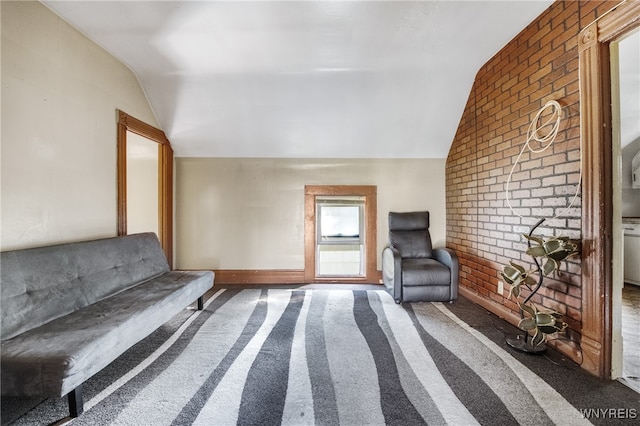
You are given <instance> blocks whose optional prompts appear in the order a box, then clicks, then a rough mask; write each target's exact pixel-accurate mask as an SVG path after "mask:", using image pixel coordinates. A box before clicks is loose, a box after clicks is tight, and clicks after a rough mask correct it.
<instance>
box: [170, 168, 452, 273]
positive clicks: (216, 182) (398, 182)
mask: <svg viewBox="0 0 640 426" xmlns="http://www.w3.org/2000/svg"><path fill="white" fill-rule="evenodd" d="M444 171H445V160H444V159H432V160H400V159H398V160H348V159H347V160H314V159H304V160H296V159H225V158H177V159H176V203H175V204H176V235H175V238H176V267H177V268H202V269H296V270H302V269H304V186H305V185H376V186H377V187H378V235H377V239H378V250H377V251H378V269H380V253H381V251H382V248H383V247H384V246H385V245H386V242H387V234H388V226H387V213H388V212H389V211H392V210H395V211H412V210H422V209H427V210H429V211H431V234H432V238H433V243H434V245H435V246H443V245H444V241H445V220H446V219H445V185H444V179H445V174H444Z"/></svg>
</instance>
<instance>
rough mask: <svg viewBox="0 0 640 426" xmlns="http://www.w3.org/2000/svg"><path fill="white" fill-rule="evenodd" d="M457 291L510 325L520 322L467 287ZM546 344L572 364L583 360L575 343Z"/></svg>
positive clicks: (500, 306) (558, 341) (507, 311)
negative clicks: (568, 359)
mask: <svg viewBox="0 0 640 426" xmlns="http://www.w3.org/2000/svg"><path fill="white" fill-rule="evenodd" d="M458 291H459V292H460V294H461V295H462V296H464V297H465V298H467V299H469V300H470V301H472V302H473V303H475V304H476V305H480V306H482V307H483V308H484V309H486V310H487V311H489V312H491V313H492V314H495V315H497V316H498V317H500V318H502V319H504V320H505V321H507V322H509V323H510V324H512V325H514V326H516V325H517V324H518V323H519V322H520V316H519V315H518V314H516V313H515V312H513V311H511V310H510V309H507V308H506V307H504V306H503V305H500V304H498V303H495V302H493V301H491V300H489V299H486V298H484V297H482V296H480V295H478V294H477V293H476V292H474V291H472V290H469V289H468V288H467V287H464V286H459V287H458ZM546 344H547V346H550V347H553V348H555V349H556V350H557V351H558V352H561V353H563V354H564V355H566V356H567V357H568V358H570V359H571V360H572V361H573V362H575V363H577V364H581V363H582V358H583V356H582V351H581V349H580V346H578V345H577V343H576V342H566V341H562V340H559V339H551V340H547V342H546Z"/></svg>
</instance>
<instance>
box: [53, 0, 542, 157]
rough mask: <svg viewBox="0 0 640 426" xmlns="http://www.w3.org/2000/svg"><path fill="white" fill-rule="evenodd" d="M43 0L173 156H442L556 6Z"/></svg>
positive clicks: (520, 3) (536, 3) (530, 3)
mask: <svg viewBox="0 0 640 426" xmlns="http://www.w3.org/2000/svg"><path fill="white" fill-rule="evenodd" d="M44 3H45V4H46V5H47V6H48V7H49V8H51V9H52V10H53V11H55V12H56V13H58V14H59V15H60V16H62V17H63V18H64V19H65V20H66V21H68V22H69V23H70V24H71V25H73V26H75V27H76V28H77V29H79V30H80V31H81V32H82V33H83V34H85V35H86V36H87V37H88V38H90V39H92V40H94V41H95V42H96V43H97V44H99V45H100V46H102V47H104V48H105V49H106V50H107V51H109V52H110V53H111V54H113V55H114V56H115V57H116V58H118V59H119V60H121V61H122V62H123V63H125V64H126V65H127V66H128V67H129V68H131V70H133V72H134V73H135V74H136V75H137V77H138V79H139V80H140V84H141V85H142V87H143V89H144V91H145V93H146V94H147V97H148V99H149V102H150V104H151V107H152V108H153V110H154V112H155V114H156V117H157V120H158V122H159V124H160V126H161V127H162V129H163V130H164V131H165V133H166V134H167V136H168V137H169V139H170V140H171V143H172V145H173V147H174V150H175V153H176V155H177V156H212V157H285V158H287V157H288V158H445V157H446V156H447V154H448V151H449V148H450V146H451V142H452V140H453V137H454V136H455V132H456V129H457V126H458V123H459V120H460V117H461V115H462V111H463V109H464V105H465V103H466V101H467V97H468V96H469V92H470V90H471V86H472V83H473V80H474V77H475V74H476V73H477V71H478V70H479V68H480V67H481V66H482V65H483V64H484V63H485V62H486V61H487V60H489V59H490V58H491V57H492V56H493V55H494V54H495V53H497V52H498V51H499V50H500V49H501V48H502V47H503V46H504V45H505V44H507V43H508V42H509V41H510V40H511V39H512V38H513V37H514V36H515V35H517V34H518V33H519V32H520V31H521V30H522V29H523V28H524V27H526V26H527V25H528V24H529V23H530V22H531V21H533V20H534V19H535V18H536V17H537V16H538V15H539V14H540V13H541V12H542V11H544V10H545V9H546V8H547V7H548V6H549V5H550V4H551V3H553V1H552V0H537V1H522V0H512V1H482V0H476V1H451V0H449V1H444V0H440V1H409V2H400V1H377V2H373V1H352V2H348V1H280V2H276V1H254V2H248V1H228V2H220V1H201V2H195V1H44Z"/></svg>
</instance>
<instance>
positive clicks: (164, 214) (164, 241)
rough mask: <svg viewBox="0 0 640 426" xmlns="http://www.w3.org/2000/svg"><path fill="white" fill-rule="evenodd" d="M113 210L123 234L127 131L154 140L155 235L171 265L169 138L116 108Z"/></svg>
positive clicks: (124, 225) (171, 228) (171, 209)
mask: <svg viewBox="0 0 640 426" xmlns="http://www.w3.org/2000/svg"><path fill="white" fill-rule="evenodd" d="M117 113H118V142H117V149H118V154H117V179H118V184H117V188H118V195H117V198H118V199H117V211H118V235H127V132H128V131H129V132H132V133H135V134H137V135H140V136H142V137H144V138H146V139H149V140H151V141H153V142H156V143H157V144H158V200H159V201H158V224H159V226H158V238H159V239H160V244H161V245H162V249H163V250H164V253H165V255H166V256H167V260H168V262H169V267H171V268H173V149H172V148H171V144H170V143H169V139H167V136H166V135H165V134H164V132H163V131H162V130H160V129H157V128H155V127H153V126H151V125H149V124H146V123H145V122H143V121H140V120H138V119H137V118H135V117H132V116H130V115H129V114H127V113H125V112H123V111H120V110H117Z"/></svg>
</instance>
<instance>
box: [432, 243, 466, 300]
mask: <svg viewBox="0 0 640 426" xmlns="http://www.w3.org/2000/svg"><path fill="white" fill-rule="evenodd" d="M433 258H434V259H436V260H437V261H438V262H440V263H442V264H444V265H446V266H447V267H448V268H449V269H450V270H451V296H452V300H453V299H456V298H457V297H458V282H459V271H460V261H459V260H458V255H457V254H456V252H455V251H453V250H451V249H449V248H437V249H433Z"/></svg>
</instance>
